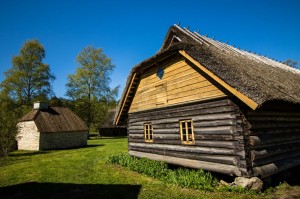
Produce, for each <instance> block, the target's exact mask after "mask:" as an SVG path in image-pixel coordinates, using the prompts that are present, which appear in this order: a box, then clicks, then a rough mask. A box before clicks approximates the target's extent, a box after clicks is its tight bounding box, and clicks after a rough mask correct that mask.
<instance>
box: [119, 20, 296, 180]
mask: <svg viewBox="0 0 300 199" xmlns="http://www.w3.org/2000/svg"><path fill="white" fill-rule="evenodd" d="M114 122H115V124H116V125H127V130H128V139H129V142H128V145H129V154H130V155H132V156H136V157H146V158H150V159H153V160H161V161H166V162H167V163H171V164H177V165H181V166H185V167H190V168H201V169H204V170H209V171H212V172H218V173H224V174H228V175H232V176H243V177H253V176H257V177H260V178H265V177H268V176H271V175H273V174H275V173H278V172H281V171H284V170H286V169H289V168H291V167H295V166H299V165H300V71H299V70H297V69H294V68H292V67H289V66H287V65H285V64H282V63H279V62H277V61H274V60H272V59H269V58H266V57H264V56H260V55H257V54H255V53H249V52H247V51H244V50H240V49H237V48H234V47H233V46H231V45H228V44H226V43H221V42H219V41H216V40H213V39H210V38H208V37H205V36H202V35H200V34H198V33H197V32H192V31H190V30H188V29H187V28H181V27H180V26H177V25H174V26H172V27H170V29H169V31H168V33H167V35H166V37H165V40H164V42H163V44H162V47H161V49H160V50H159V51H158V53H157V54H155V55H153V56H152V57H150V58H148V59H146V60H144V61H143V62H141V63H140V64H138V65H136V66H135V67H133V69H132V70H131V72H130V74H129V77H128V79H127V83H126V86H125V89H124V92H123V94H122V96H121V99H120V104H119V106H118V108H117V111H116V115H115V119H114Z"/></svg>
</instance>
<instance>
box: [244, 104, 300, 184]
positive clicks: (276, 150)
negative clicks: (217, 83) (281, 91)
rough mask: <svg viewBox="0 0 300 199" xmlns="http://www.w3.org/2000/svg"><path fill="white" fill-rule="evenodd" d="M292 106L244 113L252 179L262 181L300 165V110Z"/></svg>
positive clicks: (273, 106)
mask: <svg viewBox="0 0 300 199" xmlns="http://www.w3.org/2000/svg"><path fill="white" fill-rule="evenodd" d="M293 106H295V105H289V106H286V105H285V106H282V105H280V104H277V105H275V104H273V105H272V106H268V107H267V108H264V107H262V108H261V109H259V110H257V111H249V112H248V116H247V119H248V122H249V123H250V125H251V128H250V129H249V134H250V136H249V138H250V149H251V164H252V167H253V172H254V175H255V176H260V177H262V178H264V177H268V176H270V175H273V174H275V173H278V172H281V171H284V170H286V169H289V168H291V167H295V166H298V165H300V111H299V110H300V109H299V108H298V107H296V106H295V108H292V109H291V107H293ZM278 107H280V109H279V108H278ZM284 107H287V108H284ZM288 107H289V109H288Z"/></svg>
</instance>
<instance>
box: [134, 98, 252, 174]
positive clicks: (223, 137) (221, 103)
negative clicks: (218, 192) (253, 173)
mask: <svg viewBox="0 0 300 199" xmlns="http://www.w3.org/2000/svg"><path fill="white" fill-rule="evenodd" d="M181 120H192V121H193V127H194V136H195V142H194V144H183V143H182V142H181V140H180V128H179V121H181ZM145 123H147V124H148V123H151V124H152V127H153V142H145V140H144V124H145ZM244 126H245V124H244V122H243V114H242V112H241V110H240V109H239V107H238V106H237V105H235V104H234V103H233V102H232V101H231V100H230V99H224V98H223V99H219V100H215V101H210V102H198V103H192V104H185V105H180V106H172V107H168V108H161V109H154V110H148V111H141V112H133V113H130V114H129V117H128V135H129V153H130V154H131V155H133V156H137V157H147V158H150V159H155V160H162V161H167V162H168V163H171V164H178V165H182V166H186V167H191V168H202V169H206V170H210V171H214V172H219V173H225V174H230V175H235V176H248V175H249V165H247V158H248V155H247V154H246V153H245V145H244V140H245V138H244ZM248 142H249V141H248Z"/></svg>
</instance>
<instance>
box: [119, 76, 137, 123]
mask: <svg viewBox="0 0 300 199" xmlns="http://www.w3.org/2000/svg"><path fill="white" fill-rule="evenodd" d="M135 76H136V73H134V74H133V76H132V78H131V81H130V84H129V87H128V89H127V92H126V95H125V99H124V100H123V103H122V106H121V109H120V111H119V113H118V117H117V120H116V124H115V125H118V123H119V120H120V117H121V113H122V112H123V108H124V106H125V103H126V101H127V97H128V95H129V92H130V90H131V87H132V84H133V82H134V80H135Z"/></svg>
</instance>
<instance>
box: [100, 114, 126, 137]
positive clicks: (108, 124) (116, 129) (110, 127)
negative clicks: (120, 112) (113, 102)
mask: <svg viewBox="0 0 300 199" xmlns="http://www.w3.org/2000/svg"><path fill="white" fill-rule="evenodd" d="M115 114H116V109H110V110H108V112H107V115H106V117H105V119H104V120H103V121H102V122H101V124H100V126H99V135H100V136H101V137H120V136H127V127H126V126H124V125H123V126H116V125H114V116H115Z"/></svg>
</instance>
